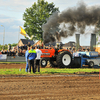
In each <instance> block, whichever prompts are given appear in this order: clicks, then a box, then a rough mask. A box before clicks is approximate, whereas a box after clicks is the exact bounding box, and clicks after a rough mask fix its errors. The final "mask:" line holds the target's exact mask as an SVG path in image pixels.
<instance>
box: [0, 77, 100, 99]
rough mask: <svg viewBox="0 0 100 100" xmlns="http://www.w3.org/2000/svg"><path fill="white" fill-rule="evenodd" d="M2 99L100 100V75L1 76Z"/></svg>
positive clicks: (0, 97) (0, 96)
mask: <svg viewBox="0 0 100 100" xmlns="http://www.w3.org/2000/svg"><path fill="white" fill-rule="evenodd" d="M0 100H100V80H99V77H78V76H77V77H63V76H62V77H56V76H55V77H24V78H0Z"/></svg>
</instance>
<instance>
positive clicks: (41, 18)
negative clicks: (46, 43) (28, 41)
mask: <svg viewBox="0 0 100 100" xmlns="http://www.w3.org/2000/svg"><path fill="white" fill-rule="evenodd" d="M56 11H59V9H58V8H56V7H55V5H54V3H53V2H52V3H48V2H47V1H45V0H38V1H37V3H36V2H35V3H34V4H33V5H32V6H31V7H29V8H26V10H25V12H24V14H23V20H24V21H25V22H24V27H25V31H26V32H27V34H28V35H29V36H30V37H31V36H32V35H33V38H32V39H34V40H40V39H41V38H42V33H43V31H42V25H43V24H45V23H46V22H47V18H49V16H50V15H52V14H53V13H54V12H56Z"/></svg>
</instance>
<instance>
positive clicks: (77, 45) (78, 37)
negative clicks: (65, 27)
mask: <svg viewBox="0 0 100 100" xmlns="http://www.w3.org/2000/svg"><path fill="white" fill-rule="evenodd" d="M79 47H80V34H76V50H78V49H79Z"/></svg>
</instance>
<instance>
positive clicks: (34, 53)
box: [27, 46, 37, 73]
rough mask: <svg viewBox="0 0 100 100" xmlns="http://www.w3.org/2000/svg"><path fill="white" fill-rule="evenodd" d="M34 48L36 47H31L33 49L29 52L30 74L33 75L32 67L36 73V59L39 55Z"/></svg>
mask: <svg viewBox="0 0 100 100" xmlns="http://www.w3.org/2000/svg"><path fill="white" fill-rule="evenodd" d="M33 48H34V47H32V46H31V49H30V50H29V51H28V54H27V59H28V66H29V73H31V66H32V70H33V73H35V69H34V59H35V58H36V57H37V54H36V51H35V50H34V49H33Z"/></svg>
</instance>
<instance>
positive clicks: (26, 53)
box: [25, 47, 30, 72]
mask: <svg viewBox="0 0 100 100" xmlns="http://www.w3.org/2000/svg"><path fill="white" fill-rule="evenodd" d="M29 50H30V47H28V49H27V50H26V52H25V58H26V72H28V69H29V67H28V59H27V55H28V51H29Z"/></svg>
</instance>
